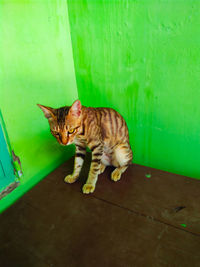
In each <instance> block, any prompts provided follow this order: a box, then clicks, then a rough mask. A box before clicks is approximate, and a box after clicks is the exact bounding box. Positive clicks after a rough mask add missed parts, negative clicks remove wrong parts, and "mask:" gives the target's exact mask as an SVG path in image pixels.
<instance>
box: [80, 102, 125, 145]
mask: <svg viewBox="0 0 200 267" xmlns="http://www.w3.org/2000/svg"><path fill="white" fill-rule="evenodd" d="M85 111H86V112H87V115H88V117H90V118H92V117H93V118H95V120H96V123H97V124H98V126H100V128H101V133H102V138H103V139H104V140H105V139H111V138H113V139H115V140H116V141H118V140H122V139H128V128H127V125H126V122H125V120H124V118H123V117H122V115H121V114H120V113H119V112H117V111H116V110H114V109H113V108H104V107H98V108H86V110H85Z"/></svg>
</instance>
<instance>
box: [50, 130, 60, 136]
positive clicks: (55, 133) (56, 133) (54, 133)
mask: <svg viewBox="0 0 200 267" xmlns="http://www.w3.org/2000/svg"><path fill="white" fill-rule="evenodd" d="M51 133H52V134H53V135H56V136H58V135H59V132H55V131H51Z"/></svg>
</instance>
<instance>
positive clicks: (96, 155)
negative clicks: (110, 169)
mask: <svg viewBox="0 0 200 267" xmlns="http://www.w3.org/2000/svg"><path fill="white" fill-rule="evenodd" d="M91 151H92V161H91V165H90V171H89V175H88V179H87V181H86V183H85V184H84V186H83V193H84V194H90V193H93V192H94V190H95V186H96V182H97V179H98V175H99V173H100V167H101V158H102V154H103V146H102V144H101V143H98V144H93V146H92V147H91Z"/></svg>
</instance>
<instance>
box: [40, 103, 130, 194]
mask: <svg viewBox="0 0 200 267" xmlns="http://www.w3.org/2000/svg"><path fill="white" fill-rule="evenodd" d="M38 106H39V107H40V108H41V109H42V111H43V112H44V115H45V117H46V118H47V119H48V121H49V124H50V131H51V133H52V135H53V136H54V137H55V138H56V139H57V141H58V142H59V143H60V144H61V145H69V144H72V143H74V144H75V146H76V154H75V162H74V171H73V173H72V174H70V175H67V176H66V177H65V179H64V180H65V182H66V183H74V182H75V181H76V180H77V179H78V176H79V174H80V171H81V167H82V165H83V161H84V158H85V154H86V147H89V148H90V150H91V152H92V162H91V166H90V171H89V175H88V178H87V181H86V183H85V185H84V186H83V193H85V194H89V193H92V192H94V190H95V185H96V182H97V178H98V175H99V174H100V173H102V172H103V171H104V170H105V168H106V166H108V165H112V166H114V167H116V168H115V170H114V171H113V172H112V174H111V179H112V180H113V181H115V182H116V181H118V180H119V179H120V178H121V174H122V173H123V172H124V171H125V170H126V169H127V168H128V165H129V164H130V163H131V162H132V158H133V154H132V150H131V147H130V144H129V134H128V128H127V125H126V122H125V120H124V119H123V118H122V116H121V115H120V114H119V113H118V112H117V111H115V110H114V109H111V108H91V107H85V106H82V105H81V102H80V101H79V100H76V101H75V102H74V103H73V105H72V106H71V107H67V106H66V107H62V108H58V109H54V108H50V107H46V106H43V105H39V104H38Z"/></svg>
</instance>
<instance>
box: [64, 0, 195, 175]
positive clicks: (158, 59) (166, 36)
mask: <svg viewBox="0 0 200 267" xmlns="http://www.w3.org/2000/svg"><path fill="white" fill-rule="evenodd" d="M68 10H69V19H70V27H71V36H72V47H73V55H74V62H75V70H76V79H77V86H78V92H79V98H80V99H81V101H82V103H83V104H85V105H91V106H111V107H113V108H115V109H117V110H118V111H119V112H121V114H123V115H124V117H125V119H126V120H127V122H128V126H129V130H130V139H131V145H132V147H133V150H134V155H135V156H134V162H136V163H139V164H142V165H146V166H152V167H155V168H158V169H162V170H167V171H170V172H174V173H178V174H183V175H188V176H190V177H195V178H200V168H199V166H200V157H199V151H200V123H199V118H200V104H199V99H200V16H199V10H200V1H196V0H174V1H170V0H162V1H161V0H149V1H145V0H143V1H142V0H107V1H106V0H101V1H100V0H96V1H94V0H77V1H75V0H68Z"/></svg>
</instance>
